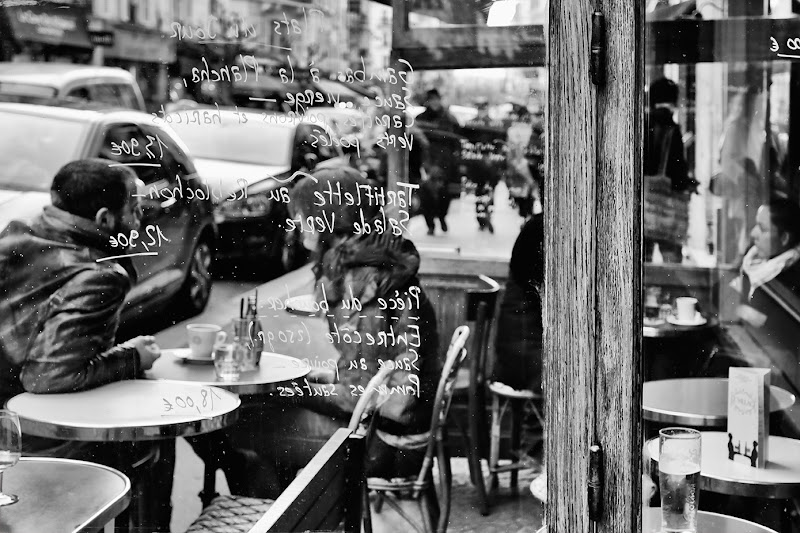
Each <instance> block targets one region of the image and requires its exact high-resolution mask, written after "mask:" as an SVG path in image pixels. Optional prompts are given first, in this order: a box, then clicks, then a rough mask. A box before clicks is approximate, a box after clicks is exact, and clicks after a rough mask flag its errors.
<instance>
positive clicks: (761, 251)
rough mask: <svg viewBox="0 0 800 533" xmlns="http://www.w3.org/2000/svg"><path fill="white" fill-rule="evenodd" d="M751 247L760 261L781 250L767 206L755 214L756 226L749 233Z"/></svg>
mask: <svg viewBox="0 0 800 533" xmlns="http://www.w3.org/2000/svg"><path fill="white" fill-rule="evenodd" d="M750 237H751V238H752V239H753V246H755V248H756V250H757V251H758V255H759V257H761V258H762V259H771V258H772V257H774V256H776V255H778V254H779V253H781V252H782V251H783V250H782V249H781V243H780V231H779V228H778V227H777V226H775V225H773V224H772V216H771V213H770V209H769V206H766V205H762V206H761V207H759V208H758V212H757V213H756V225H755V226H754V227H753V230H752V231H751V232H750Z"/></svg>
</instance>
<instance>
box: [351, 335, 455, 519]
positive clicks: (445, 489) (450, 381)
mask: <svg viewBox="0 0 800 533" xmlns="http://www.w3.org/2000/svg"><path fill="white" fill-rule="evenodd" d="M469 333H470V331H469V328H468V327H467V326H460V327H458V328H457V329H456V331H455V333H453V337H452V340H451V341H450V347H449V349H448V350H447V358H446V360H445V363H444V367H443V368H442V374H441V377H440V379H439V385H438V387H437V390H436V397H435V400H434V404H433V414H432V417H431V425H430V429H429V431H428V435H427V441H426V443H425V445H424V446H425V456H424V459H423V461H422V466H421V468H420V470H419V473H418V474H417V475H416V476H412V477H408V478H395V479H391V480H386V479H380V478H369V479H368V480H367V487H368V488H369V490H372V491H375V492H376V493H377V496H378V500H377V504H376V512H380V508H381V506H382V504H383V502H384V501H385V502H386V503H388V504H389V505H390V506H391V507H392V508H393V509H394V510H395V511H396V512H397V513H398V514H399V515H400V516H401V517H402V518H403V519H405V520H406V521H407V522H408V523H409V524H410V525H411V526H412V527H414V529H415V530H416V531H420V532H422V533H432V532H433V531H437V532H439V533H444V532H445V531H446V530H447V523H448V521H449V518H450V487H451V484H452V476H451V472H450V456H449V455H448V452H447V448H446V446H445V442H446V435H445V431H446V426H445V423H446V420H447V414H448V411H449V409H450V402H451V400H452V398H453V392H454V390H455V388H454V385H455V381H456V375H457V373H458V370H459V368H460V367H461V364H462V363H463V362H464V359H465V358H466V356H467V351H466V348H465V345H466V343H467V338H468V337H469ZM434 458H436V460H437V462H438V465H439V486H440V492H441V497H440V498H439V497H437V495H436V487H435V486H434V483H433V461H434ZM401 495H410V496H411V498H412V499H413V500H415V501H416V502H417V504H418V505H419V510H420V512H421V515H422V524H421V525H420V524H419V523H418V522H417V521H416V520H414V519H413V518H411V517H410V516H409V515H408V514H407V513H406V512H405V511H404V510H403V509H402V508H401V507H400V505H399V504H398V503H397V502H396V501H394V499H393V498H395V497H398V496H401Z"/></svg>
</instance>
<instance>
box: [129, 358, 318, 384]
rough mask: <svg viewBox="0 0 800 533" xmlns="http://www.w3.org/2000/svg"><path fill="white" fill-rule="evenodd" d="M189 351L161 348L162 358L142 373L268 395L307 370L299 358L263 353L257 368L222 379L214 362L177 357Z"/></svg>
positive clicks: (150, 376) (166, 378)
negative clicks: (228, 378) (229, 378)
mask: <svg viewBox="0 0 800 533" xmlns="http://www.w3.org/2000/svg"><path fill="white" fill-rule="evenodd" d="M188 351H189V349H188V348H177V349H164V350H161V357H160V358H158V359H157V360H156V362H155V363H154V364H153V368H151V369H150V370H148V371H147V372H145V376H146V377H147V378H148V379H153V380H170V381H179V382H184V383H190V384H195V385H203V386H214V387H219V388H221V389H226V390H228V391H231V392H235V393H237V394H269V393H272V392H274V391H275V390H276V388H277V385H278V384H279V383H284V382H287V381H292V380H295V379H300V378H302V377H303V376H305V375H306V374H308V372H309V367H308V364H307V363H305V362H304V361H301V360H300V359H297V358H295V357H289V356H288V355H281V354H277V353H270V352H262V353H261V359H260V361H259V365H258V367H257V368H256V370H253V371H251V372H242V373H241V374H240V376H239V379H238V380H236V381H222V380H220V379H218V378H217V375H216V372H215V371H214V363H213V361H208V362H196V361H187V360H186V359H185V358H182V357H178V354H181V355H184V354H186V353H187V352H188Z"/></svg>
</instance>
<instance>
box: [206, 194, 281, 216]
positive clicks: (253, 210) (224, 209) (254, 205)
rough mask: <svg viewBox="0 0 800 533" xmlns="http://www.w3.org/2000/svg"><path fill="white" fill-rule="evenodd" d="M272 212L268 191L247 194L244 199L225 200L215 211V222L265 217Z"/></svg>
mask: <svg viewBox="0 0 800 533" xmlns="http://www.w3.org/2000/svg"><path fill="white" fill-rule="evenodd" d="M271 210H272V199H271V198H269V191H264V192H262V193H256V194H248V195H247V196H246V197H245V198H241V199H239V198H237V199H235V200H225V201H224V202H222V203H221V204H219V206H217V209H216V213H215V214H216V215H217V216H216V218H217V222H220V221H222V220H225V219H229V218H236V219H241V218H259V217H265V216H267V215H268V214H269V213H270V211H271Z"/></svg>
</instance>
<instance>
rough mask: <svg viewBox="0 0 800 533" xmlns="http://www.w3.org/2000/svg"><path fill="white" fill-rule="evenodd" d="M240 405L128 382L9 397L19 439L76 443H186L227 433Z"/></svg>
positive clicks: (173, 385)
mask: <svg viewBox="0 0 800 533" xmlns="http://www.w3.org/2000/svg"><path fill="white" fill-rule="evenodd" d="M240 404H241V401H240V400H239V398H238V397H237V396H236V395H235V394H232V393H230V392H228V391H226V390H222V389H220V388H218V387H209V386H204V385H196V384H191V383H182V382H170V381H150V380H127V381H117V382H115V383H109V384H108V385H103V386H101V387H97V388H95V389H90V390H86V391H81V392H71V393H65V394H31V393H29V392H25V393H22V394H19V395H17V396H14V397H13V398H11V399H10V400H8V402H7V403H6V408H7V409H10V410H12V411H15V412H16V413H17V414H18V415H19V421H20V426H21V428H22V432H23V433H24V434H29V435H35V436H37V437H47V438H52V439H63V440H80V441H103V442H111V441H115V442H119V441H145V440H158V439H169V438H176V437H188V436H192V435H200V434H203V433H209V432H211V431H216V430H218V429H222V428H225V427H228V426H229V425H231V424H232V423H233V422H235V421H236V418H237V416H238V413H237V409H238V408H239V405H240Z"/></svg>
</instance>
